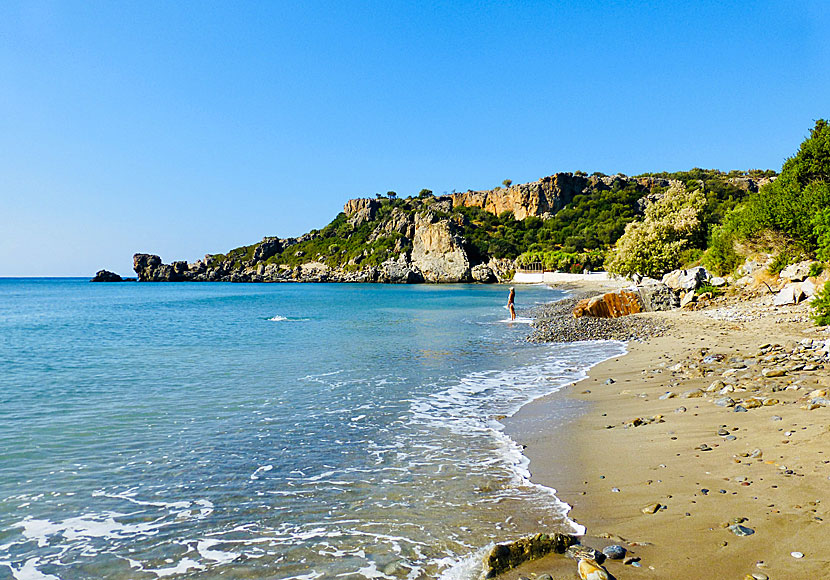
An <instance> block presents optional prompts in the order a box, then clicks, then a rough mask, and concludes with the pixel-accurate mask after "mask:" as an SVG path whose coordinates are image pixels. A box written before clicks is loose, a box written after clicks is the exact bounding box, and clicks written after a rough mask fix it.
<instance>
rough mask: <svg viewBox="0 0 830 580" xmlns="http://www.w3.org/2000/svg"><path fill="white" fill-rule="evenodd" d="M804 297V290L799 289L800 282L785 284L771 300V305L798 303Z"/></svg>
mask: <svg viewBox="0 0 830 580" xmlns="http://www.w3.org/2000/svg"><path fill="white" fill-rule="evenodd" d="M804 298H805V296H804V292H802V290H801V284H787V285H786V286H784V288H782V289H781V291H779V292H778V294H776V295H775V298H774V299H773V301H772V305H773V306H786V305H788V304H798V303H799V302H801V301H802V300H803V299H804Z"/></svg>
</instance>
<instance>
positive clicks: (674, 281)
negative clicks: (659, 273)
mask: <svg viewBox="0 0 830 580" xmlns="http://www.w3.org/2000/svg"><path fill="white" fill-rule="evenodd" d="M709 278H711V275H710V274H709V272H707V271H706V268H704V267H703V266H697V267H696V268H688V269H686V270H674V271H672V272H669V273H668V274H666V275H665V276H663V280H662V282H663V284H665V285H666V286H668V287H669V288H671V289H672V290H674V291H675V292H680V291H681V290H682V291H684V292H688V291H689V290H697V289H698V288H700V285H701V284H703V283H704V282H707V281H708V280H709Z"/></svg>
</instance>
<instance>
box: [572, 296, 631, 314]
mask: <svg viewBox="0 0 830 580" xmlns="http://www.w3.org/2000/svg"><path fill="white" fill-rule="evenodd" d="M642 311H643V305H642V303H641V302H640V295H639V294H637V293H636V292H629V291H626V290H620V291H619V292H608V293H606V294H603V295H601V296H594V297H592V298H586V299H584V300H580V301H579V302H577V304H576V307H574V310H573V316H574V318H581V317H583V316H593V317H595V318H619V317H620V316H627V315H629V314H636V313H638V312H642Z"/></svg>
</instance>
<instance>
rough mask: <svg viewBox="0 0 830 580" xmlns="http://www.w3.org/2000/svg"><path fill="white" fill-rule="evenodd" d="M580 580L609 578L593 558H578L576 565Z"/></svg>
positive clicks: (606, 579) (603, 579) (607, 579)
mask: <svg viewBox="0 0 830 580" xmlns="http://www.w3.org/2000/svg"><path fill="white" fill-rule="evenodd" d="M576 569H577V572H579V577H580V578H582V580H610V578H611V577H610V576H609V575H608V572H606V571H605V568H603V567H602V566H600V565H599V564H598V563H597V562H596V561H595V560H588V559H585V560H580V561H579V564H578V565H577V567H576Z"/></svg>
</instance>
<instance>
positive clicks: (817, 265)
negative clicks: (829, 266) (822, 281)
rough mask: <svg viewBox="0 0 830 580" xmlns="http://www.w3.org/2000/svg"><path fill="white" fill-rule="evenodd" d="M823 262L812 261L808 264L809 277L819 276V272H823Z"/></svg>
mask: <svg viewBox="0 0 830 580" xmlns="http://www.w3.org/2000/svg"><path fill="white" fill-rule="evenodd" d="M824 268H825V266H824V264H823V263H821V262H813V263H812V264H810V277H811V278H815V277H816V276H821V273H822V272H824Z"/></svg>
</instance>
